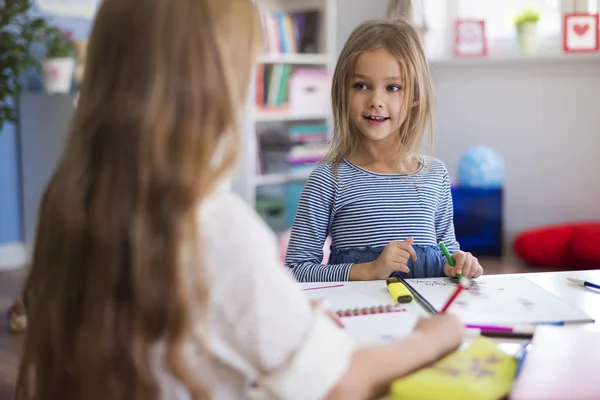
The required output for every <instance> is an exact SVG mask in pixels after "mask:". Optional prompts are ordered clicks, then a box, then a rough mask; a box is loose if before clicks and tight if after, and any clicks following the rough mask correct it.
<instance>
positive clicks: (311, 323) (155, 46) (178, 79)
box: [16, 0, 462, 400]
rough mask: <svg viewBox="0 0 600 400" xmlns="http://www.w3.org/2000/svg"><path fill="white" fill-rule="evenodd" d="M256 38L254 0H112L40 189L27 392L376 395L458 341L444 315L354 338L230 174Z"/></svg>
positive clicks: (456, 328) (33, 399)
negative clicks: (405, 329)
mask: <svg viewBox="0 0 600 400" xmlns="http://www.w3.org/2000/svg"><path fill="white" fill-rule="evenodd" d="M259 38H260V30H259V22H258V17H257V13H256V10H255V9H254V7H253V5H252V4H251V2H250V1H249V0H104V1H103V2H102V5H101V6H100V9H99V11H98V14H97V16H96V19H95V22H94V27H93V30H92V34H91V38H90V42H89V49H88V58H87V64H86V68H85V76H84V78H83V83H82V87H81V92H80V98H79V103H78V107H77V110H76V112H75V116H74V119H73V122H72V126H71V130H70V133H69V138H68V144H67V146H66V148H65V150H64V153H63V155H62V158H61V160H60V162H59V165H58V166H57V168H56V170H55V171H54V174H53V176H52V178H51V181H50V182H49V184H48V186H47V188H46V190H45V193H44V196H43V200H42V203H41V207H40V213H39V224H38V228H37V237H36V243H35V249H34V254H33V260H32V265H31V271H30V275H29V277H28V279H27V282H26V285H25V288H24V292H23V293H24V300H25V304H26V307H27V313H28V319H29V323H28V324H29V325H28V328H27V333H26V338H25V344H24V349H23V355H22V361H21V366H20V371H19V378H18V382H17V389H16V399H17V400H45V399H52V400H54V399H62V400H74V399H86V400H95V399H98V400H100V399H102V400H105V399H111V400H119V399H122V400H125V399H127V400H135V399H139V400H142V399H143V400H156V399H188V398H197V399H204V398H215V399H242V398H248V396H249V395H250V393H251V392H252V391H260V392H262V393H265V394H267V395H268V396H269V397H272V398H281V399H304V400H306V399H318V398H344V399H354V398H356V399H362V398H369V397H373V396H375V395H379V394H381V393H383V392H384V391H385V390H386V387H387V385H388V384H389V382H390V381H391V380H392V379H394V378H396V377H398V376H401V375H404V374H406V373H408V372H410V371H412V370H414V369H416V368H418V367H419V366H422V365H424V364H426V363H428V362H431V361H433V360H434V359H436V358H438V357H440V356H442V355H444V354H446V353H447V352H449V351H451V350H452V349H454V348H456V346H457V345H458V344H459V342H460V340H461V336H462V328H461V326H460V324H459V323H458V321H457V320H456V318H454V317H452V316H448V315H446V316H439V317H435V318H431V319H424V320H421V321H420V322H419V323H418V324H417V326H416V328H415V329H416V333H415V335H413V336H412V337H411V338H408V339H406V340H404V341H401V342H397V343H393V344H389V345H386V346H381V347H377V348H369V349H360V350H357V349H356V348H355V346H354V344H353V342H352V341H351V340H350V338H349V337H348V336H347V335H346V334H345V333H344V332H343V330H342V329H340V327H339V326H338V325H336V323H335V321H334V320H333V318H331V317H330V314H329V313H327V311H326V310H323V309H322V308H321V307H311V303H310V302H309V301H308V300H307V299H306V297H305V296H304V295H303V292H301V291H300V290H299V289H298V287H297V286H296V285H295V283H294V282H293V280H292V278H291V277H290V276H289V275H288V273H287V272H286V270H285V269H284V268H283V266H281V265H280V263H279V261H278V256H277V248H276V245H275V238H274V235H273V233H272V232H270V231H269V230H268V229H267V228H266V226H265V225H264V224H263V223H262V222H261V221H260V219H259V217H258V216H257V215H256V214H255V213H254V212H253V211H252V210H251V209H250V208H249V207H248V206H247V205H246V204H245V203H243V202H242V201H241V200H240V199H239V198H237V197H236V196H234V195H233V194H232V193H231V192H229V191H228V190H227V188H226V186H227V185H226V184H225V183H226V181H227V176H228V175H229V173H230V171H231V169H232V166H233V165H234V162H235V160H236V155H237V152H238V147H239V143H240V141H239V138H238V136H237V115H238V111H239V109H240V107H241V106H242V104H243V102H244V98H245V96H246V88H247V86H248V83H249V79H250V75H251V70H252V63H253V60H254V59H255V58H256V54H257V52H258V51H259ZM384 366H385V367H384Z"/></svg>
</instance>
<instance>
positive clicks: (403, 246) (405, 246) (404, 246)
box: [397, 238, 417, 261]
mask: <svg viewBox="0 0 600 400" xmlns="http://www.w3.org/2000/svg"><path fill="white" fill-rule="evenodd" d="M408 239H412V238H408ZM408 239H406V240H405V241H404V242H397V248H398V249H399V250H401V251H404V252H406V253H408V255H409V256H410V258H412V259H413V261H416V260H417V253H416V252H415V249H413V247H412V240H411V242H410V243H409V242H408ZM399 254H402V253H399Z"/></svg>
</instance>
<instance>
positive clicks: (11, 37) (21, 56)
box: [0, 0, 46, 132]
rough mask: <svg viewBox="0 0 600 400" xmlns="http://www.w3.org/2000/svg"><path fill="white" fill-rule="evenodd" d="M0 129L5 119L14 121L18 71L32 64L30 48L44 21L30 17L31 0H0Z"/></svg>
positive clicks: (19, 87)
mask: <svg viewBox="0 0 600 400" xmlns="http://www.w3.org/2000/svg"><path fill="white" fill-rule="evenodd" d="M0 4H2V7H0V36H1V37H2V39H1V40H0V60H2V61H1V62H0V63H1V65H2V73H0V132H2V127H3V126H4V123H5V122H13V123H14V122H17V113H16V112H15V109H14V105H15V104H16V100H17V98H18V96H19V94H20V93H21V90H22V88H23V83H22V80H21V74H22V73H23V72H25V71H26V70H27V68H29V67H31V66H34V65H36V60H35V59H34V58H33V57H32V55H31V53H30V51H29V50H30V47H31V45H32V44H33V43H34V42H35V40H36V38H37V37H38V35H39V34H40V33H41V32H42V31H43V30H44V29H45V27H46V20H45V19H43V18H38V17H34V14H33V12H32V7H33V4H32V0H13V1H0Z"/></svg>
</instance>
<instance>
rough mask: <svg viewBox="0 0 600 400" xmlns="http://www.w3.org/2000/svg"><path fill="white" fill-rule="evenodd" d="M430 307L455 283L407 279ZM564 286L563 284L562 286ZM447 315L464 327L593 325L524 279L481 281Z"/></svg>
mask: <svg viewBox="0 0 600 400" xmlns="http://www.w3.org/2000/svg"><path fill="white" fill-rule="evenodd" d="M406 282H407V283H408V284H409V285H410V286H411V287H412V288H414V289H415V290H416V291H417V292H419V293H420V294H421V295H422V296H423V297H424V298H425V299H427V301H429V303H431V305H432V306H433V307H434V308H435V309H437V310H440V309H441V308H442V307H443V305H444V304H445V303H446V301H448V298H449V297H450V296H451V294H452V293H453V292H454V289H455V287H456V285H457V283H455V282H452V281H451V280H450V279H449V278H427V279H407V280H406ZM565 284H566V283H565ZM448 312H450V313H453V314H456V315H457V316H458V317H459V318H460V319H461V321H463V322H464V323H465V324H475V325H515V324H542V323H554V322H573V323H585V322H594V319H593V318H590V317H589V316H588V315H587V314H585V313H584V312H583V311H581V310H580V309H578V308H576V307H574V306H572V305H571V304H569V303H567V302H566V301H564V300H562V299H561V298H559V297H557V296H555V295H554V294H552V293H550V292H548V291H546V290H544V289H543V288H541V287H540V286H538V285H536V284H535V283H533V282H532V281H530V280H529V279H527V278H523V277H517V276H506V277H493V278H491V277H485V276H483V277H481V278H478V279H476V280H474V281H473V283H472V287H471V288H469V290H463V291H462V292H461V293H460V294H459V296H458V297H457V298H456V301H455V302H454V303H453V304H452V305H451V306H450V308H449V309H448Z"/></svg>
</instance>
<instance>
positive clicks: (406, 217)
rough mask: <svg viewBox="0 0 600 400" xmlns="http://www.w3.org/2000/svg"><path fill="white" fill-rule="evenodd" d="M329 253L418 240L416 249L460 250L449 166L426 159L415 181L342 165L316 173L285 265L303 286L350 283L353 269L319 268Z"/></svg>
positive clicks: (306, 191)
mask: <svg viewBox="0 0 600 400" xmlns="http://www.w3.org/2000/svg"><path fill="white" fill-rule="evenodd" d="M328 236H331V248H332V251H333V249H336V250H340V249H341V250H344V249H351V248H382V247H385V246H386V245H387V244H388V243H389V242H390V241H398V240H405V239H406V238H408V237H411V236H412V237H413V238H414V244H415V245H417V246H437V244H438V243H439V242H440V241H443V242H444V244H445V245H446V247H447V248H448V250H449V251H450V253H454V252H455V251H457V250H459V244H458V242H457V241H456V237H455V233H454V223H453V206H452V195H451V192H450V179H449V176H448V171H447V169H446V166H445V165H444V164H443V163H442V162H441V161H440V160H438V159H436V158H432V157H422V158H421V167H420V169H419V170H418V171H417V172H416V173H414V174H411V175H406V174H378V173H374V172H370V171H367V170H365V169H363V168H360V167H358V166H356V165H354V164H352V163H351V162H350V161H348V160H343V161H342V162H341V163H340V164H339V165H338V167H337V171H335V169H334V167H333V166H332V165H330V164H322V165H319V166H318V167H317V168H315V170H314V171H313V172H312V174H311V175H310V177H309V178H308V181H307V182H306V185H305V186H304V189H303V191H302V194H301V196H300V201H299V204H298V210H297V212H296V217H295V219H294V224H293V226H292V232H291V237H290V242H289V245H288V250H287V254H286V266H287V267H288V268H290V269H291V271H292V273H293V275H294V276H295V278H296V279H297V280H298V281H302V282H311V281H312V282H316V281H346V280H348V279H349V273H350V268H351V266H352V263H342V264H329V265H324V264H321V261H322V259H323V245H324V243H325V240H326V238H327V237H328Z"/></svg>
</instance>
